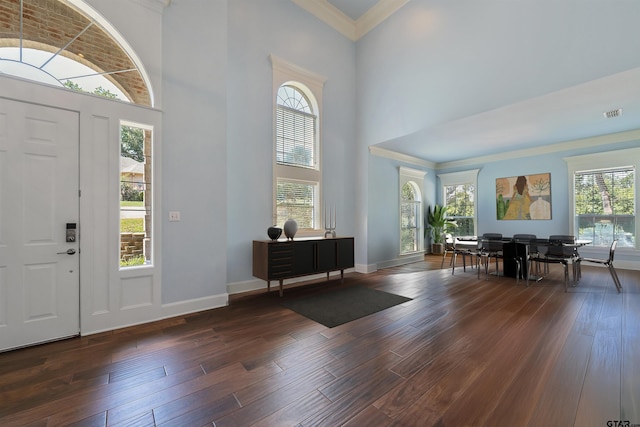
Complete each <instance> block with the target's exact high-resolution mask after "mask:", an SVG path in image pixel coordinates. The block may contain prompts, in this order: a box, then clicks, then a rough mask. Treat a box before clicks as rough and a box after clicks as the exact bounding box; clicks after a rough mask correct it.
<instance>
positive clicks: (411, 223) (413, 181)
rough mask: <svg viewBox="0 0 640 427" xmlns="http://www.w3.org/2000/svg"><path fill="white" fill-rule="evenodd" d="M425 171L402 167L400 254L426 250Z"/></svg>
mask: <svg viewBox="0 0 640 427" xmlns="http://www.w3.org/2000/svg"><path fill="white" fill-rule="evenodd" d="M425 174H426V173H425V172H424V171H420V170H415V169H410V168H406V167H400V255H407V254H412V253H416V252H420V251H423V250H424V231H423V230H424V221H423V218H424V207H423V203H422V193H423V183H424V176H425Z"/></svg>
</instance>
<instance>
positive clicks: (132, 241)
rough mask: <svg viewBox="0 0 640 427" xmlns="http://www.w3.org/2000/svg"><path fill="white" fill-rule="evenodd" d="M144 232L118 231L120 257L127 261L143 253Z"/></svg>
mask: <svg viewBox="0 0 640 427" xmlns="http://www.w3.org/2000/svg"><path fill="white" fill-rule="evenodd" d="M144 236H145V234H144V233H120V259H121V260H123V261H128V260H130V259H131V258H137V257H140V256H143V255H144Z"/></svg>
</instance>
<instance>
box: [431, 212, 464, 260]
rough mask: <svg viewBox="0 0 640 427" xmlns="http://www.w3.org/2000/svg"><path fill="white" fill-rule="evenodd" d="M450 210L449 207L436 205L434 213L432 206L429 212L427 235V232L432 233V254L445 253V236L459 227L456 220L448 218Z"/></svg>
mask: <svg viewBox="0 0 640 427" xmlns="http://www.w3.org/2000/svg"><path fill="white" fill-rule="evenodd" d="M448 210H449V207H448V206H442V205H434V206H433V211H432V210H431V206H429V209H428V211H427V218H426V220H427V227H426V228H425V234H426V231H427V230H429V231H431V253H433V254H441V253H443V252H444V241H445V234H446V233H448V232H450V231H451V230H453V229H454V228H455V227H457V226H458V224H456V221H455V220H453V219H451V218H447V212H448ZM425 237H426V236H425Z"/></svg>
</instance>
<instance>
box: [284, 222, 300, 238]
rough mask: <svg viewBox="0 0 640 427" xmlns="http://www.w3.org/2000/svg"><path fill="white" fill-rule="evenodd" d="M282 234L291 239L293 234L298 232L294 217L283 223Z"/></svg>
mask: <svg viewBox="0 0 640 427" xmlns="http://www.w3.org/2000/svg"><path fill="white" fill-rule="evenodd" d="M283 229H284V235H285V236H287V240H293V236H295V235H296V233H297V232H298V223H297V222H296V220H295V219H288V220H287V221H286V222H285V223H284V227H283Z"/></svg>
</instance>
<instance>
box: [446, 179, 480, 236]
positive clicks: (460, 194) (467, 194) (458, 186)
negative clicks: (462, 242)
mask: <svg viewBox="0 0 640 427" xmlns="http://www.w3.org/2000/svg"><path fill="white" fill-rule="evenodd" d="M438 177H439V178H440V182H441V183H442V200H443V202H442V205H443V206H447V207H448V208H449V210H448V211H447V217H449V218H451V219H453V220H455V221H456V224H458V226H457V227H455V228H454V229H453V230H452V231H451V234H453V235H455V236H474V235H476V234H477V233H476V229H477V226H476V211H477V209H476V206H477V200H476V188H477V177H478V169H474V170H470V171H464V172H453V173H448V174H440V175H438Z"/></svg>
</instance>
